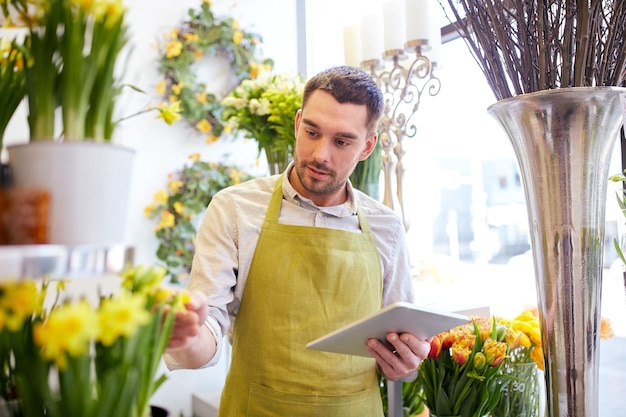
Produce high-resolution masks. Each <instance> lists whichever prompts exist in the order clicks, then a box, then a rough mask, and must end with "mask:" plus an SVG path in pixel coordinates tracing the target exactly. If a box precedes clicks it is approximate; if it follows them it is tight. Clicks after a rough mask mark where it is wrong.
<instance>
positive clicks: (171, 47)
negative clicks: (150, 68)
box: [165, 40, 183, 59]
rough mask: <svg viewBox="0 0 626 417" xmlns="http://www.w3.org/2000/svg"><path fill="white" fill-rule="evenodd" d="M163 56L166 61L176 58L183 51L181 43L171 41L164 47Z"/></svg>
mask: <svg viewBox="0 0 626 417" xmlns="http://www.w3.org/2000/svg"><path fill="white" fill-rule="evenodd" d="M165 51H166V53H165V56H166V57H167V58H168V59H172V58H176V57H177V56H179V55H180V54H181V52H182V51H183V43H182V42H181V41H178V40H176V41H171V42H168V43H167V44H166V45H165Z"/></svg>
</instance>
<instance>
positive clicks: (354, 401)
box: [246, 384, 383, 417]
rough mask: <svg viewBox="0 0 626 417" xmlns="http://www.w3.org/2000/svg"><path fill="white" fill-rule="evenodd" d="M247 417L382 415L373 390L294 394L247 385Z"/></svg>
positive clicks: (377, 398)
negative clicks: (331, 393) (350, 392)
mask: <svg viewBox="0 0 626 417" xmlns="http://www.w3.org/2000/svg"><path fill="white" fill-rule="evenodd" d="M246 415H247V416H248V417H274V416H280V417H285V416H298V417H305V416H307V417H308V416H320V417H352V416H355V417H356V416H358V417H368V416H371V417H380V416H382V415H383V410H382V403H381V399H380V392H379V390H378V388H377V389H370V390H367V391H361V392H356V393H352V394H345V395H315V394H312V395H311V394H295V393H291V392H282V391H277V390H274V389H272V388H268V387H264V386H262V385H258V384H250V390H249V392H248V407H247V414H246Z"/></svg>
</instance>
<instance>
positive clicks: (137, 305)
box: [98, 292, 150, 346]
mask: <svg viewBox="0 0 626 417" xmlns="http://www.w3.org/2000/svg"><path fill="white" fill-rule="evenodd" d="M98 319H99V323H100V336H99V338H98V340H99V341H100V342H101V343H102V344H103V345H104V346H111V345H112V344H113V343H114V342H115V341H116V340H117V339H118V338H119V337H126V338H128V337H130V336H132V335H134V334H135V332H136V331H137V329H138V328H139V327H140V326H142V325H144V324H146V323H148V321H149V320H150V313H149V312H148V311H147V310H146V297H145V295H143V294H130V293H128V292H121V293H120V294H119V295H118V296H117V297H114V298H107V299H105V300H103V301H102V305H101V306H100V309H99V315H98Z"/></svg>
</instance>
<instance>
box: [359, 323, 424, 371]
mask: <svg viewBox="0 0 626 417" xmlns="http://www.w3.org/2000/svg"><path fill="white" fill-rule="evenodd" d="M387 341H388V342H389V344H390V345H391V346H392V348H391V349H390V348H389V347H387V346H386V345H385V344H383V343H382V342H381V341H380V340H377V339H369V340H368V341H367V344H366V348H367V350H368V352H369V353H371V355H372V356H373V357H374V359H376V363H377V364H378V368H379V370H380V372H381V373H382V374H383V376H384V377H385V378H387V379H388V380H390V381H398V380H406V381H408V380H412V379H415V376H416V375H417V368H418V367H419V365H420V363H422V361H423V360H424V359H426V358H427V357H428V353H429V352H430V339H428V340H421V339H418V338H417V337H415V336H414V335H412V334H411V333H402V334H398V333H387Z"/></svg>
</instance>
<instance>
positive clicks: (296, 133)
mask: <svg viewBox="0 0 626 417" xmlns="http://www.w3.org/2000/svg"><path fill="white" fill-rule="evenodd" d="M301 121H302V109H298V111H297V112H296V122H295V123H294V131H293V134H294V136H295V137H296V138H297V137H298V128H299V127H300V122H301Z"/></svg>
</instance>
